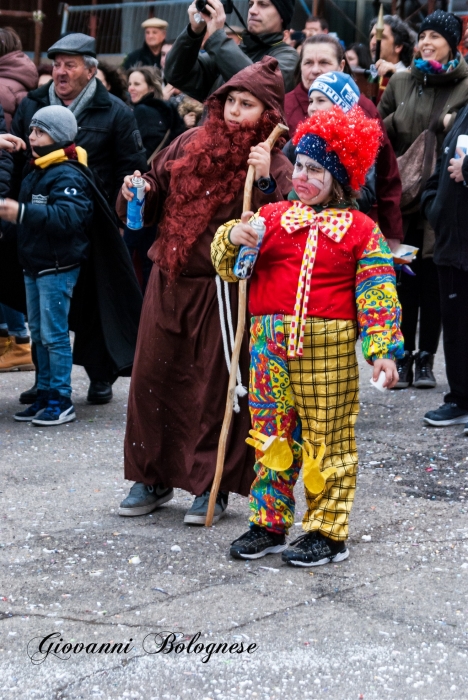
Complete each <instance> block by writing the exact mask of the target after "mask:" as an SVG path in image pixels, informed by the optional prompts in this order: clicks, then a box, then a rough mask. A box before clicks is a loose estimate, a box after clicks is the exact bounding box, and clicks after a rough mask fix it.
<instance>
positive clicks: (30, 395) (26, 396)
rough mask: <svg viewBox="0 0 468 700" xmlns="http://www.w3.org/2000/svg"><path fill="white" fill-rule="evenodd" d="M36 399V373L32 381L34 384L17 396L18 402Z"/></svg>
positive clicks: (29, 401)
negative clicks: (34, 379)
mask: <svg viewBox="0 0 468 700" xmlns="http://www.w3.org/2000/svg"><path fill="white" fill-rule="evenodd" d="M35 401H37V375H36V381H35V382H34V386H32V387H31V388H30V389H28V390H27V391H23V393H22V394H20V397H19V402H20V403H25V404H28V403H34V402H35Z"/></svg>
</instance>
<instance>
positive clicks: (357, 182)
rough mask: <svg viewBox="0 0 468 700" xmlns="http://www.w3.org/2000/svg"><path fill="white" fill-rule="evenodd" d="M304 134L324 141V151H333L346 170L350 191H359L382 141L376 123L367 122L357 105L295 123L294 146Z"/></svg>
mask: <svg viewBox="0 0 468 700" xmlns="http://www.w3.org/2000/svg"><path fill="white" fill-rule="evenodd" d="M306 134H315V135H316V136H320V137H321V138H322V139H323V140H324V141H325V143H326V145H327V151H334V152H335V153H336V155H337V156H338V159H339V161H340V163H341V164H342V166H343V167H344V169H345V170H346V172H347V174H348V178H349V185H350V187H351V189H353V190H359V188H360V187H361V186H362V185H363V184H364V182H365V181H366V174H367V171H368V170H369V168H371V167H372V165H373V164H374V161H375V159H376V156H377V152H378V150H379V148H380V143H381V141H382V129H381V127H380V124H379V122H378V120H377V119H369V117H367V116H366V115H365V114H364V112H363V111H362V109H361V108H360V107H358V106H357V105H355V106H354V107H353V108H352V109H350V111H349V112H347V113H346V114H345V113H344V112H343V110H341V109H340V108H339V107H337V106H333V107H332V108H331V109H330V110H329V111H328V112H315V113H314V114H313V115H312V116H311V117H309V118H308V119H306V120H305V121H303V122H302V123H301V124H299V126H298V127H297V131H296V133H295V134H294V138H293V143H294V145H295V146H297V144H298V143H299V141H300V140H301V138H302V137H303V136H305V135H306Z"/></svg>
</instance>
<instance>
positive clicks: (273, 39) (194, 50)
mask: <svg viewBox="0 0 468 700" xmlns="http://www.w3.org/2000/svg"><path fill="white" fill-rule="evenodd" d="M294 2H295V0H250V2H249V12H248V15H247V29H246V31H245V32H244V34H243V37H242V42H241V44H240V45H239V46H237V45H236V43H235V42H234V41H232V40H231V39H229V37H228V36H227V35H226V32H225V30H224V25H225V23H226V13H225V11H224V5H223V4H222V2H220V0H206V9H205V10H204V11H203V13H201V12H199V10H197V8H196V5H195V1H194V2H192V4H191V5H190V7H189V8H188V14H189V19H190V23H189V25H188V27H187V28H186V29H184V31H183V32H182V33H181V34H180V35H179V36H178V37H177V39H176V41H175V43H174V45H173V47H172V49H171V52H170V54H169V55H168V56H167V59H166V65H165V68H164V77H165V79H166V80H167V82H168V83H170V84H171V85H174V87H176V88H179V90H182V92H185V93H186V94H187V95H190V97H193V98H195V99H196V100H199V101H200V102H203V101H204V100H206V98H207V97H208V95H210V94H211V93H212V92H214V91H215V90H217V89H218V88H219V87H220V85H222V84H223V83H225V82H226V81H227V80H230V79H231V78H232V77H233V75H235V74H236V73H238V72H239V71H241V70H242V69H243V68H246V67H247V66H250V65H251V64H252V63H256V62H257V61H260V60H261V59H262V58H263V57H264V56H274V58H276V60H277V61H278V66H279V68H280V70H281V73H282V74H283V79H284V88H285V92H289V91H290V90H292V89H293V88H294V87H295V79H294V71H295V69H296V66H297V63H298V60H299V56H298V53H297V51H296V50H295V49H293V47H292V46H288V45H287V44H285V43H284V41H283V33H284V30H285V29H288V28H289V25H290V22H291V19H292V16H293V12H294ZM203 42H204V43H203ZM202 43H203V48H204V50H205V51H204V53H201V54H200V53H199V52H200V49H201V46H202Z"/></svg>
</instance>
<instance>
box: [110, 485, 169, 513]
mask: <svg viewBox="0 0 468 700" xmlns="http://www.w3.org/2000/svg"><path fill="white" fill-rule="evenodd" d="M173 498H174V489H171V488H169V489H167V488H166V487H165V486H160V485H159V484H158V485H157V486H146V484H139V483H136V484H133V486H132V488H131V489H130V493H129V494H128V496H127V498H124V500H123V501H122V503H121V504H120V507H119V515H127V516H128V515H129V516H132V515H146V514H147V513H151V512H152V511H153V510H156V508H159V506H162V504H163V503H167V502H168V501H170V500H172V499H173Z"/></svg>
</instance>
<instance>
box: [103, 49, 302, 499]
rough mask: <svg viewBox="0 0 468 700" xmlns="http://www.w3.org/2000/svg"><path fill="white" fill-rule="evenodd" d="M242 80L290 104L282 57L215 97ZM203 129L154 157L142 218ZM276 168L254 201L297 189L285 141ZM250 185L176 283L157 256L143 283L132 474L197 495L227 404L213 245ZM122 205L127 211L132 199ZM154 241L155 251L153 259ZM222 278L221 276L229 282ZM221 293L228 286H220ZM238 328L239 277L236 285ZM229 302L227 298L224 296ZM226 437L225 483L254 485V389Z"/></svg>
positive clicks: (210, 471) (208, 472)
mask: <svg viewBox="0 0 468 700" xmlns="http://www.w3.org/2000/svg"><path fill="white" fill-rule="evenodd" d="M233 89H244V90H248V91H249V92H251V93H252V94H253V95H255V96H256V97H257V98H258V99H260V100H261V101H262V102H263V103H264V104H265V106H266V107H267V108H276V109H278V110H279V111H280V113H281V114H282V113H283V98H284V88H283V80H282V77H281V73H280V71H279V70H278V68H277V61H276V59H273V58H266V59H263V61H262V62H260V63H256V64H253V65H252V66H249V67H248V68H245V69H244V70H242V71H241V72H239V73H238V74H237V75H235V76H234V77H233V78H232V79H231V80H230V81H229V82H228V83H226V84H225V85H223V86H222V87H221V88H220V89H219V90H218V91H217V92H216V93H214V95H213V96H212V98H211V99H223V101H224V99H225V96H226V95H227V93H228V92H229V91H230V90H233ZM197 133H198V130H197V129H192V130H190V131H189V132H186V133H185V134H182V136H180V137H179V138H178V139H176V140H175V141H173V143H171V144H170V146H168V148H166V149H164V150H163V151H162V152H161V153H160V154H159V155H158V156H157V157H156V158H155V160H154V161H153V164H152V168H151V170H150V172H149V173H146V174H145V179H146V180H147V181H148V182H149V183H150V184H151V191H150V192H148V194H147V199H146V203H145V223H146V224H149V223H152V222H153V221H155V220H157V219H158V214H159V213H160V211H161V209H162V207H163V205H164V200H165V198H166V196H167V193H168V190H169V187H170V173H168V172H167V170H166V163H167V162H168V161H171V160H175V159H177V158H180V157H181V156H182V154H183V151H184V145H185V144H186V143H187V142H188V141H190V140H191V139H196V138H197ZM271 173H272V175H273V177H274V178H275V180H276V183H277V188H276V190H275V192H274V193H273V194H271V195H265V194H262V193H261V192H260V190H259V189H258V188H255V187H254V191H253V199H252V209H253V210H254V211H257V210H258V209H259V208H260V207H261V206H263V205H264V204H267V203H268V202H274V201H279V200H282V199H285V198H286V197H287V195H288V193H289V191H290V190H291V173H292V166H291V164H290V163H289V161H288V159H287V158H286V156H284V155H283V153H281V152H280V151H279V150H278V149H276V150H275V151H274V153H273V154H272V166H271ZM242 199H243V191H242V190H241V191H240V192H239V193H238V194H237V196H236V198H235V200H234V201H233V202H231V203H230V204H227V205H225V206H221V207H220V208H219V210H218V211H217V212H216V213H215V215H214V216H213V218H212V219H211V221H210V222H209V224H208V226H207V228H206V229H205V231H203V232H202V233H201V235H200V236H199V238H198V240H197V241H196V243H195V244H194V246H193V248H192V250H191V252H190V255H189V260H188V263H187V265H186V267H185V269H184V271H183V273H182V274H181V275H179V276H178V277H177V278H176V280H175V282H173V283H172V284H171V285H168V283H167V277H166V275H165V273H164V272H163V271H162V270H161V269H160V268H159V266H158V265H157V263H154V265H153V269H152V272H151V276H150V279H149V282H148V287H147V289H146V295H145V300H144V304H143V311H142V315H141V320H140V328H139V334H138V341H137V349H136V354H135V362H134V365H133V373H132V381H131V385H130V396H129V403H128V417H127V432H126V438H125V478H126V479H129V480H131V481H137V482H142V483H144V484H147V485H154V484H164V485H165V486H166V487H169V486H172V487H176V488H182V489H185V490H186V491H190V492H191V493H193V494H195V495H200V494H202V493H203V492H204V491H206V490H207V489H209V488H210V487H211V484H212V481H213V477H214V472H215V466H216V455H217V450H218V441H219V435H220V431H221V425H222V422H223V416H224V410H225V406H226V394H227V388H228V379H229V373H228V369H227V365H226V360H225V356H224V350H223V341H222V335H221V325H220V315H219V307H218V298H217V289H216V273H215V270H214V268H213V265H212V263H211V256H210V245H211V241H212V240H213V236H214V234H215V232H216V230H217V229H218V227H219V226H220V225H221V224H224V223H225V222H226V221H229V220H231V219H235V218H240V215H241V213H242ZM117 209H118V212H119V215H120V216H121V217H122V218H124V217H125V212H126V202H125V200H124V199H123V198H122V195H120V197H119V200H118V204H117ZM157 245H158V243H157V242H156V243H155V244H154V245H153V248H152V249H151V250H150V253H149V256H150V257H151V258H152V259H154V257H155V248H156V247H157ZM222 284H223V283H222ZM222 291H223V296H224V286H223V287H222ZM229 298H230V306H231V310H232V317H233V324H234V332H235V328H236V324H237V306H238V285H235V284H230V285H229ZM223 306H224V307H225V303H223ZM248 335H249V334H248V329H246V331H245V336H244V342H243V346H242V350H241V358H240V369H241V376H242V383H243V384H244V386H246V387H248V383H249V373H248V372H249V349H248ZM239 404H240V407H241V410H240V413H234V414H233V421H232V427H231V431H230V435H229V439H228V444H227V453H226V461H225V467H224V474H223V479H222V482H221V490H222V491H234V492H236V493H240V494H242V495H248V493H249V491H250V485H251V483H252V481H253V479H254V471H253V464H254V453H253V450H252V449H251V448H249V447H248V446H247V445H246V443H245V438H246V437H247V436H248V431H249V429H250V416H249V409H248V397H247V396H245V397H243V398H240V399H239Z"/></svg>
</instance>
